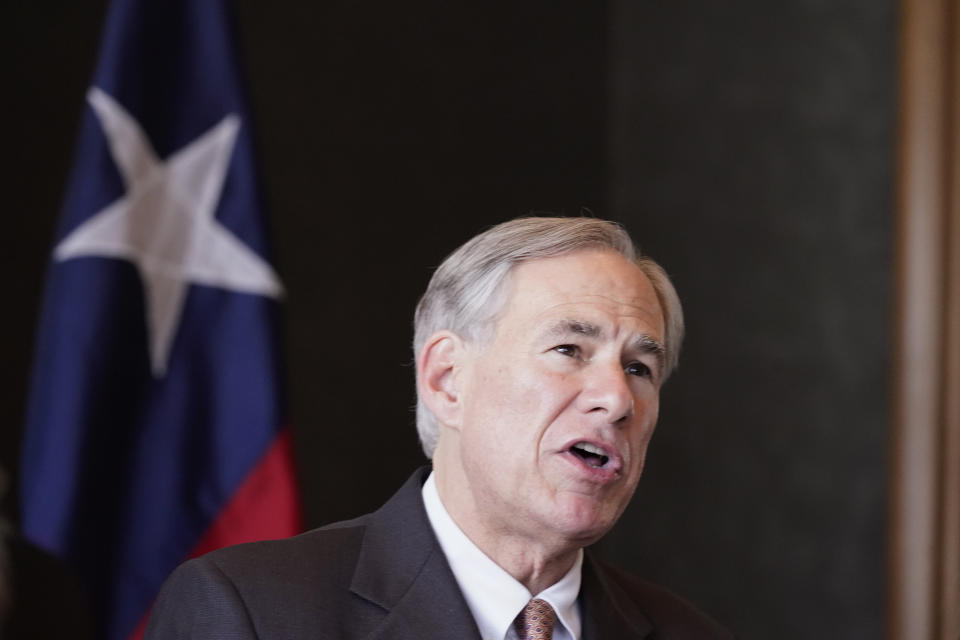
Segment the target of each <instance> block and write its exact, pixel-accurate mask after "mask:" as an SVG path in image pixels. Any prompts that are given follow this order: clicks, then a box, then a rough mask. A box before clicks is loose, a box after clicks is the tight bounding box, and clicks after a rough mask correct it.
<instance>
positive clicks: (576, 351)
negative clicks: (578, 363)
mask: <svg viewBox="0 0 960 640" xmlns="http://www.w3.org/2000/svg"><path fill="white" fill-rule="evenodd" d="M553 350H554V351H556V352H557V353H559V354H562V355H565V356H567V357H570V358H577V357H579V356H580V347H578V346H577V345H575V344H560V345H557V346H555V347H554V348H553Z"/></svg>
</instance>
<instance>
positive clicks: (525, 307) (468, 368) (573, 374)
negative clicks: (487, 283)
mask: <svg viewBox="0 0 960 640" xmlns="http://www.w3.org/2000/svg"><path fill="white" fill-rule="evenodd" d="M505 286H507V287H509V295H508V299H507V301H506V303H505V305H504V308H503V310H502V311H501V313H500V316H499V320H498V322H497V325H496V330H495V333H494V337H493V338H492V340H491V341H490V343H488V344H484V345H472V346H470V347H468V353H469V356H468V358H467V364H466V365H465V366H464V368H463V371H462V372H461V374H460V377H459V378H458V390H459V392H460V398H461V401H462V403H463V405H462V406H463V409H462V410H463V413H462V417H461V421H460V437H459V439H458V440H459V441H458V444H457V446H458V447H459V458H460V460H461V463H462V468H463V475H462V477H463V478H464V480H465V483H466V485H467V487H465V488H463V487H462V488H460V489H461V490H462V491H459V492H458V493H459V495H460V496H469V502H470V503H471V504H470V505H469V508H470V509H471V510H472V511H473V513H474V515H475V516H476V517H478V518H480V519H482V521H483V522H484V523H485V526H486V527H490V528H491V529H492V530H493V531H496V532H499V533H505V534H506V533H509V534H520V535H522V536H529V537H530V539H532V540H542V539H544V538H545V537H551V536H553V537H558V538H559V539H563V540H569V541H572V542H576V543H578V544H589V543H590V542H593V541H594V540H596V539H597V538H599V537H600V536H602V535H603V534H604V533H605V532H606V531H607V530H608V529H609V528H610V527H611V526H613V524H614V523H615V522H616V520H617V518H619V517H620V514H621V513H622V512H623V510H624V509H625V508H626V505H627V503H628V502H629V501H630V498H631V496H632V495H633V491H634V489H635V488H636V485H637V481H638V480H639V478H640V474H641V471H642V469H643V461H644V456H645V454H646V451H647V445H648V443H649V441H650V436H651V435H652V434H653V429H654V426H655V424H656V421H657V412H658V408H659V391H660V381H661V379H662V376H663V362H662V361H663V358H662V356H663V353H662V347H661V345H663V337H664V321H663V314H662V311H661V309H660V305H659V303H658V301H657V296H656V293H655V292H654V289H653V287H652V285H651V284H650V282H649V280H648V279H647V277H646V276H645V275H644V274H643V273H642V272H641V271H640V270H639V269H638V268H637V267H636V266H635V265H634V264H632V263H631V262H629V261H628V260H626V259H625V258H623V257H622V256H620V255H619V254H617V253H614V252H612V251H600V250H585V251H579V252H576V253H572V254H568V255H565V256H561V257H557V258H547V259H541V260H534V261H531V262H527V263H522V264H520V265H518V266H517V267H516V268H515V269H514V270H513V272H512V274H511V277H510V279H509V280H508V282H507V283H506V284H505Z"/></svg>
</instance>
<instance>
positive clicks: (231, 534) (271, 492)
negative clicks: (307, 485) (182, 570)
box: [190, 429, 303, 558]
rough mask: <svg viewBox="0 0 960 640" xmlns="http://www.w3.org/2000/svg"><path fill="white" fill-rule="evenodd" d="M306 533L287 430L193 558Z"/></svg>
mask: <svg viewBox="0 0 960 640" xmlns="http://www.w3.org/2000/svg"><path fill="white" fill-rule="evenodd" d="M302 530H303V520H302V516H301V513H300V492H299V491H298V490H297V478H296V476H295V474H294V472H293V445H292V442H291V439H290V430H289V429H284V430H283V431H281V432H280V433H279V434H278V435H277V437H276V438H275V439H274V441H273V444H272V445H271V446H270V449H268V450H267V452H266V454H264V456H263V458H261V459H260V463H259V464H257V466H256V467H254V468H253V470H252V471H251V472H250V474H249V475H248V476H247V479H246V480H244V481H243V484H241V485H240V487H239V488H238V489H237V491H236V493H234V494H233V497H232V498H231V499H230V501H229V502H227V504H226V505H225V506H224V508H223V509H222V510H221V511H220V515H218V516H217V518H216V520H214V521H213V523H211V525H210V528H209V529H207V532H206V533H205V534H204V535H203V537H202V538H200V541H199V542H198V543H197V546H196V547H194V548H193V551H192V552H191V553H190V557H191V558H194V557H196V556H201V555H203V554H205V553H207V552H208V551H213V550H214V549H219V548H220V547H225V546H227V545H231V544H239V543H241V542H252V541H254V540H269V539H271V538H286V537H289V536H292V535H296V534H298V533H300V532H301V531H302Z"/></svg>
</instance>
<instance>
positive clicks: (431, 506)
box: [147, 218, 731, 640]
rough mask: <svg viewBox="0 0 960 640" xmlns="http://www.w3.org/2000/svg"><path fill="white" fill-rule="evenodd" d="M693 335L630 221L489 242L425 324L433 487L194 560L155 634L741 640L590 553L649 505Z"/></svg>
mask: <svg viewBox="0 0 960 640" xmlns="http://www.w3.org/2000/svg"><path fill="white" fill-rule="evenodd" d="M682 334H683V319H682V313H681V309H680V302H679V299H678V298H677V295H676V292H675V291H674V289H673V286H672V285H671V283H670V281H669V279H668V278H667V276H666V274H665V273H664V271H663V270H662V269H661V268H660V267H659V266H657V264H656V263H654V262H653V261H652V260H650V259H649V258H645V257H639V256H638V255H637V254H636V251H635V249H634V246H633V244H632V242H631V240H630V238H629V236H627V234H626V232H624V231H623V230H622V229H621V228H620V227H619V226H617V225H615V224H613V223H610V222H605V221H601V220H594V219H590V218H522V219H518V220H513V221H511V222H507V223H504V224H501V225H499V226H496V227H494V228H492V229H490V230H489V231H487V232H485V233H483V234H481V235H479V236H477V237H475V238H473V239H472V240H470V241H469V242H467V243H466V244H465V245H463V246H462V247H460V248H459V249H458V250H457V251H456V252H454V253H453V254H452V255H450V256H449V257H448V258H447V259H446V260H445V261H444V263H443V264H442V265H441V266H440V267H439V268H438V269H437V271H436V273H435V274H434V275H433V278H432V279H431V281H430V284H429V286H428V288H427V291H426V293H425V294H424V296H423V298H422V299H421V300H420V303H419V305H418V306H417V311H416V316H415V337H414V351H415V355H416V364H417V394H418V407H417V428H418V431H419V433H420V439H421V443H422V444H423V448H424V452H425V453H426V454H427V457H429V458H431V460H432V462H433V464H432V472H431V470H430V469H421V470H419V471H418V472H416V473H415V474H414V475H413V477H411V478H410V480H408V481H407V483H406V484H405V485H404V486H403V487H402V488H401V489H400V491H399V492H398V493H397V494H396V495H395V496H394V497H393V498H392V499H391V500H390V501H388V502H387V503H386V504H385V505H384V506H383V507H382V508H381V509H379V510H378V511H376V512H375V513H372V514H368V515H366V516H362V517H360V518H358V519H356V520H351V521H348V522H341V523H337V524H333V525H329V526H327V527H323V528H321V529H317V530H314V531H311V532H308V533H305V534H303V535H301V536H297V537H295V538H291V539H288V540H283V541H273V542H263V543H254V544H250V545H240V546H237V547H232V548H229V549H224V550H221V551H218V552H214V553H212V554H209V555H207V556H205V557H203V558H200V559H197V560H193V561H191V562H188V563H187V564H185V565H184V566H183V567H181V568H180V569H178V570H177V571H176V572H174V574H173V576H171V578H170V580H169V581H168V582H167V584H166V586H165V587H164V590H163V591H162V593H161V595H160V597H159V599H158V601H157V604H156V607H155V610H154V614H153V617H152V620H151V622H150V625H149V627H148V630H147V637H148V638H264V639H266V638H370V639H373V638H383V639H386V638H391V639H392V638H411V639H412V638H418V639H424V638H483V639H484V640H487V639H496V640H504V639H506V640H513V639H515V638H518V637H520V638H538V639H540V638H547V639H549V638H551V637H552V638H553V639H554V640H571V639H579V638H583V639H586V640H608V639H611V638H613V639H616V638H650V639H653V638H658V639H661V640H662V639H667V638H675V639H685V638H707V639H709V638H729V637H731V636H730V634H729V633H728V632H727V631H725V630H723V629H722V628H721V627H719V626H718V625H716V623H714V622H713V621H711V620H710V619H709V618H707V617H706V616H704V615H703V614H701V613H699V612H697V611H696V610H695V609H693V607H691V606H690V605H689V604H687V603H685V602H684V601H682V600H680V599H679V598H677V597H676V596H673V595H671V594H669V593H668V592H666V591H664V590H662V589H660V588H658V587H655V586H653V585H650V584H648V583H646V582H643V581H641V580H639V579H637V578H635V577H633V576H630V575H628V574H626V573H623V572H621V571H619V570H617V569H614V568H612V567H610V566H607V565H605V564H603V563H602V562H600V561H598V560H596V559H595V558H593V557H592V556H591V555H590V554H589V553H585V552H584V550H583V549H584V547H586V546H587V545H590V544H591V543H593V542H595V541H596V540H598V539H599V538H600V537H601V536H602V535H603V534H604V533H606V532H607V531H608V530H609V529H610V527H612V526H613V524H614V523H615V522H616V521H617V519H618V518H619V517H620V514H621V513H622V512H623V510H624V508H625V507H626V506H627V503H628V502H629V501H630V498H631V496H632V495H633V492H634V489H635V488H636V484H637V481H638V480H639V478H640V474H641V472H642V470H643V462H644V457H645V455H646V450H647V445H648V443H649V441H650V437H651V435H652V434H653V429H654V426H655V424H656V420H657V413H658V402H659V392H660V387H661V385H662V384H663V382H664V381H665V380H666V378H667V377H668V376H669V374H670V372H671V370H672V369H673V368H674V366H675V365H676V361H677V355H678V351H679V347H680V342H681V339H682ZM551 634H552V635H551Z"/></svg>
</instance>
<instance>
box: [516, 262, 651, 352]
mask: <svg viewBox="0 0 960 640" xmlns="http://www.w3.org/2000/svg"><path fill="white" fill-rule="evenodd" d="M561 318H565V319H572V320H577V321H586V322H591V323H598V324H600V325H601V326H606V325H613V327H612V328H613V329H615V330H617V331H628V332H634V331H636V332H643V333H646V334H648V335H650V337H652V338H654V339H657V340H661V341H662V339H663V334H664V321H663V312H662V310H661V308H660V303H659V301H658V299H657V294H656V291H655V290H654V288H653V285H652V284H651V283H650V280H649V279H648V278H647V276H646V275H645V274H644V273H643V272H642V271H641V270H640V268H639V267H638V266H637V265H636V264H634V263H633V262H631V261H629V260H627V259H626V258H624V257H623V256H621V255H620V254H619V253H616V252H614V251H610V250H583V251H577V252H574V253H570V254H567V255H563V256H558V257H554V258H541V259H538V260H531V261H529V262H524V263H521V264H519V265H517V266H516V267H515V268H514V269H513V271H512V272H511V275H510V291H509V295H508V297H507V300H506V303H505V305H504V308H503V311H502V312H501V314H500V323H499V325H500V328H509V329H511V330H517V329H520V328H521V326H518V325H529V326H524V327H523V328H527V329H535V328H536V326H537V325H540V324H547V323H552V322H555V321H556V320H558V319H561Z"/></svg>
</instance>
